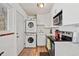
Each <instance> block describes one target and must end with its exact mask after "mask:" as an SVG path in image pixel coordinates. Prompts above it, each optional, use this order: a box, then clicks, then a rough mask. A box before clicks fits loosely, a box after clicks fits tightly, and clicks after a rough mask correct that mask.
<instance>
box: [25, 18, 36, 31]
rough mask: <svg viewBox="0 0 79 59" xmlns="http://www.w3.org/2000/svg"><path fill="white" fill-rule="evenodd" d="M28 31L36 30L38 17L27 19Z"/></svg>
mask: <svg viewBox="0 0 79 59" xmlns="http://www.w3.org/2000/svg"><path fill="white" fill-rule="evenodd" d="M26 32H36V19H31V20H27V21H26Z"/></svg>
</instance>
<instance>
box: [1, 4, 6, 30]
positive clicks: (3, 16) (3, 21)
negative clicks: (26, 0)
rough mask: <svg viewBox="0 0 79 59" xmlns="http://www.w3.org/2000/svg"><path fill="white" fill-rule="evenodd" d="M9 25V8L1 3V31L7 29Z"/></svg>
mask: <svg viewBox="0 0 79 59" xmlns="http://www.w3.org/2000/svg"><path fill="white" fill-rule="evenodd" d="M6 27H7V8H5V7H3V6H1V5H0V31H5V30H6Z"/></svg>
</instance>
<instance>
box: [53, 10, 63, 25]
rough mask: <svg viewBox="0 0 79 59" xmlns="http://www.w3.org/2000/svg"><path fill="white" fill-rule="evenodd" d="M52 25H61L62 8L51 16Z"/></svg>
mask: <svg viewBox="0 0 79 59" xmlns="http://www.w3.org/2000/svg"><path fill="white" fill-rule="evenodd" d="M53 25H62V10H61V11H60V12H59V13H57V14H56V15H55V16H54V17H53Z"/></svg>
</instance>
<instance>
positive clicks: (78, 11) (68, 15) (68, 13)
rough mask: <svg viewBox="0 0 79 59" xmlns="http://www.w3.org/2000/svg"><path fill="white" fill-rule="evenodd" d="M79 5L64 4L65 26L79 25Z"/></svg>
mask: <svg viewBox="0 0 79 59" xmlns="http://www.w3.org/2000/svg"><path fill="white" fill-rule="evenodd" d="M78 7H79V4H77V3H69V4H68V3H66V4H63V25H68V24H75V23H79V20H78V19H79V16H78V15H79V8H78Z"/></svg>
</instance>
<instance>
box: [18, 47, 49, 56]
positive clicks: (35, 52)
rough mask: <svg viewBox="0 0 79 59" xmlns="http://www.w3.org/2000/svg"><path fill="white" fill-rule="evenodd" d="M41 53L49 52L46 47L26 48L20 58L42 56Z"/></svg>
mask: <svg viewBox="0 0 79 59" xmlns="http://www.w3.org/2000/svg"><path fill="white" fill-rule="evenodd" d="M40 52H48V51H47V49H46V47H36V48H24V49H23V51H22V52H21V53H20V54H19V56H40Z"/></svg>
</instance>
